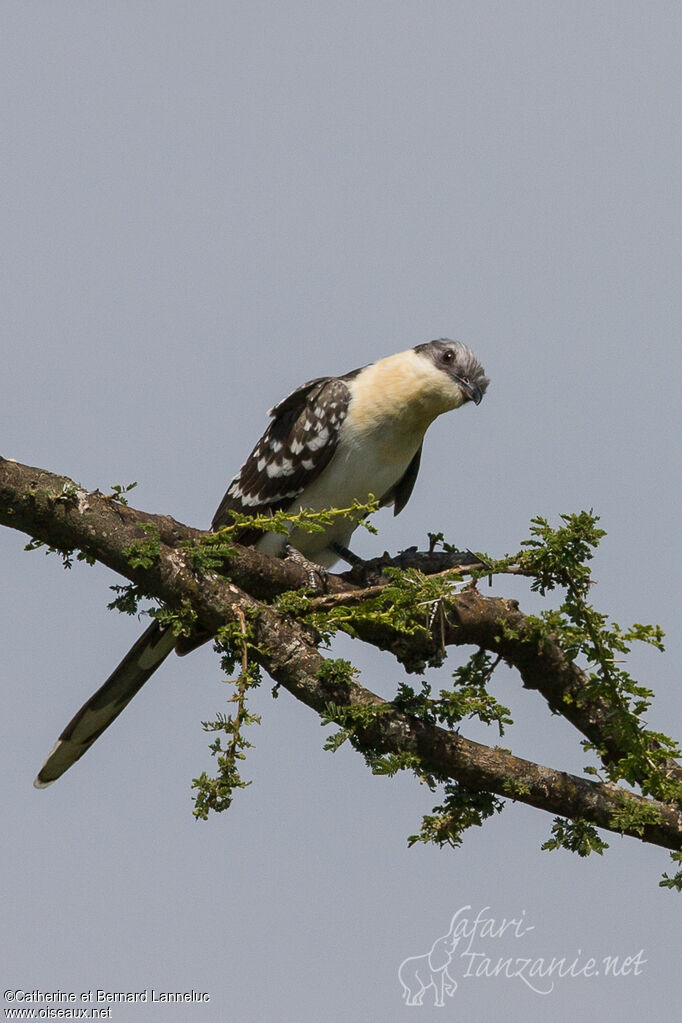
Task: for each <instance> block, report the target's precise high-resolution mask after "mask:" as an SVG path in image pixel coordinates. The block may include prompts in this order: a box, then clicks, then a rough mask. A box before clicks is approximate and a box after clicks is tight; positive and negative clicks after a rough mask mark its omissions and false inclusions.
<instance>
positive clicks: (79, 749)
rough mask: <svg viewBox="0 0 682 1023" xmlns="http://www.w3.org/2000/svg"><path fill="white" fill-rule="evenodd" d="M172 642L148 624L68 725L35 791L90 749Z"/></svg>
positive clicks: (168, 634) (160, 629)
mask: <svg viewBox="0 0 682 1023" xmlns="http://www.w3.org/2000/svg"><path fill="white" fill-rule="evenodd" d="M175 639H176V638H175V636H174V635H173V633H172V631H171V630H170V629H164V628H163V627H162V626H161V625H159V623H158V622H156V621H155V622H152V624H151V625H150V626H149V628H148V629H147V630H146V631H145V632H144V633H143V634H142V635H141V636H140V638H139V639H138V641H137V643H136V644H135V646H133V647H131V649H130V650H129V651H128V653H127V654H126V655H125V657H124V658H123V660H122V661H121V663H120V664H119V666H118V667H117V668H116V669H115V670H114V671H113V672H112V673H111V675H110V676H109V678H108V679H107V680H106V682H105V683H104V685H102V686H100V688H99V689H98V690H97V692H96V693H93V695H92V696H91V697H90V699H89V700H87V701H86V702H85V703H84V704H83V706H82V707H81V709H80V710H79V711H78V713H77V714H76V715H75V717H74V718H72V720H71V721H70V722H69V723H68V725H67V726H66V728H65V729H64V731H63V732H62V734H61V735H60V736H59V739H58V740H57V742H56V744H55V747H54V749H53V750H52V752H51V753H50V755H49V757H48V758H47V760H46V761H45V763H44V764H43V766H42V767H41V769H40V771H39V773H38V777H37V778H36V780H35V781H34V783H33V784H34V785H35V787H36V788H38V789H43V788H46V787H47V786H48V785H51V784H52V782H53V781H56V780H57V778H59V776H60V775H62V774H63V773H64V771H66V770H68V769H69V767H71V765H72V764H75V762H76V761H77V760H79V759H80V758H81V757H82V756H83V754H84V753H86V752H87V751H88V750H89V749H90V747H91V746H92V744H93V742H94V741H95V740H96V739H98V738H99V736H100V735H101V734H102V732H103V731H104V730H105V728H108V727H109V725H110V724H111V723H112V721H115V720H116V718H117V717H118V715H119V714H120V713H121V711H122V710H123V709H124V708H125V707H126V706H127V705H128V704H129V703H130V701H131V700H132V698H133V696H135V693H137V692H138V690H140V689H141V688H142V686H143V685H144V684H145V682H146V681H147V679H148V678H149V676H150V675H152V674H153V673H154V672H155V671H156V669H157V668H158V667H159V665H160V664H161V662H162V661H164V660H165V659H166V657H168V654H169V653H170V652H171V650H172V649H173V647H174V646H175Z"/></svg>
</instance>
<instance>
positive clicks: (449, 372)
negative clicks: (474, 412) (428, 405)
mask: <svg viewBox="0 0 682 1023" xmlns="http://www.w3.org/2000/svg"><path fill="white" fill-rule="evenodd" d="M414 350H415V352H416V353H417V354H418V355H419V356H421V357H422V358H424V359H428V360H429V361H430V363H432V364H433V366H434V367H435V368H436V369H437V370H438V371H440V372H442V373H444V374H445V378H446V379H447V387H448V390H450V391H451V394H452V401H453V407H458V406H460V405H464V403H465V402H467V401H473V402H474V404H475V405H479V404H480V403H481V401H482V399H483V395H484V394H485V392H486V390H487V388H488V384H489V383H490V381H489V380H488V378H487V376H486V375H485V370H484V369H483V366H481V364H480V362H479V361H478V359H477V358H476V356H475V355H474V353H473V352H472V351H471V349H470V348H467V346H466V345H463V344H462V342H461V341H451V340H450V339H449V338H446V337H444V338H439V339H438V340H437V341H427V342H426V343H425V344H423V345H417V346H416V348H415V349H414Z"/></svg>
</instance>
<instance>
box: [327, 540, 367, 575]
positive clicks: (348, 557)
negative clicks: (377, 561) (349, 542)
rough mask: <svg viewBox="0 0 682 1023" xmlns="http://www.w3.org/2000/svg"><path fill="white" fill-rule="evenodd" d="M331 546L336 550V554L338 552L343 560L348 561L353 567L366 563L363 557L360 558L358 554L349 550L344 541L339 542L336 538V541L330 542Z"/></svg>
mask: <svg viewBox="0 0 682 1023" xmlns="http://www.w3.org/2000/svg"><path fill="white" fill-rule="evenodd" d="M329 546H330V548H331V550H333V551H334V554H338V556H339V557H340V558H342V559H343V561H346V562H348V564H349V565H350V566H351V568H355V566H356V565H364V564H365V562H364V561H363V559H362V558H359V557H358V556H357V554H353V552H352V551H349V550H348V548H347V547H344V546H343V544H342V543H337V542H336V540H334V542H333V543H330V544H329Z"/></svg>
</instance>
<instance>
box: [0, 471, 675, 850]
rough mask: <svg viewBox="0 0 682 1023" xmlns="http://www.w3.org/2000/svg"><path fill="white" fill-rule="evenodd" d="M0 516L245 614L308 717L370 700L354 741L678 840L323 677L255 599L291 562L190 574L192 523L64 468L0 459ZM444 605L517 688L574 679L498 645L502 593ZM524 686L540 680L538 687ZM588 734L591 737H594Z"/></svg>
mask: <svg viewBox="0 0 682 1023" xmlns="http://www.w3.org/2000/svg"><path fill="white" fill-rule="evenodd" d="M0 522H1V523H4V524H5V525H8V526H10V527H12V528H16V529H19V530H21V531H23V532H25V533H28V534H29V535H30V536H33V537H36V538H37V539H40V540H43V541H44V542H46V543H48V544H51V545H52V546H57V547H60V548H69V549H72V548H79V549H81V550H85V551H87V552H88V553H89V554H91V555H92V556H93V557H95V558H96V559H97V560H99V561H101V562H102V563H103V564H105V565H108V566H109V567H110V568H112V569H113V570H114V571H116V572H118V573H119V574H121V575H123V576H124V577H126V578H127V579H129V580H130V581H131V582H133V583H135V584H137V585H138V586H139V587H140V588H141V589H142V590H143V591H144V592H146V593H148V594H149V595H150V596H154V597H156V598H158V599H159V600H161V601H163V602H165V603H167V604H169V605H170V606H174V607H178V606H180V605H181V604H182V603H183V602H184V601H189V602H190V603H191V605H192V607H193V608H194V610H195V612H196V614H197V616H198V619H199V622H200V623H201V625H202V626H203V627H204V628H205V629H206V630H208V631H209V632H210V633H212V634H214V633H215V632H217V631H218V629H219V628H220V627H221V625H223V624H224V623H225V622H229V621H234V620H235V619H238V620H239V619H241V617H242V616H243V615H244V614H246V615H247V617H248V619H249V621H250V622H251V623H252V625H253V628H254V644H255V648H256V649H257V651H258V652H257V658H258V660H259V661H260V663H261V664H262V665H263V667H264V668H265V669H266V671H267V672H268V673H269V674H270V675H271V677H272V678H273V679H274V680H275V681H276V682H278V683H280V684H281V685H282V686H284V687H285V688H286V689H288V690H289V692H291V693H292V694H293V695H294V696H296V697H297V698H298V699H300V700H301V701H302V702H304V703H305V704H307V705H308V706H309V707H311V708H312V709H314V710H315V711H317V712H318V713H320V714H324V713H325V710H326V708H327V706H328V705H329V704H330V703H333V704H336V705H340V706H355V707H366V706H368V705H370V706H373V707H378V706H381V707H382V712H381V713H379V714H378V715H376V716H375V717H374V718H373V720H372V723H371V724H370V725H368V726H366V727H365V728H359V729H358V736H359V738H360V741H361V742H363V743H366V744H367V745H368V747H371V748H373V749H375V750H377V751H379V752H385V753H404V752H412V753H415V754H417V755H418V756H419V757H420V758H421V760H422V762H423V763H424V765H425V767H426V768H427V769H429V770H432V771H434V772H435V773H437V774H438V775H440V776H443V777H449V778H453V779H456V780H458V781H460V782H462V783H463V784H465V785H467V786H468V787H471V788H483V789H486V790H489V791H492V792H495V793H497V794H498V795H501V796H505V795H509V792H510V783H511V789H512V791H513V792H514V794H515V796H514V798H517V799H518V800H519V801H521V802H526V803H528V804H529V805H531V806H535V807H537V808H539V809H543V810H546V811H548V812H550V813H553V814H561V815H563V816H570V817H582V818H584V819H585V820H587V821H590V822H591V823H593V824H595V825H597V826H598V827H602V828H606V829H608V830H614V827H613V825H612V823H611V819H612V816H613V813H614V812H615V811H616V810H618V809H619V808H621V807H622V805H623V802H624V801H625V802H627V803H630V804H632V805H635V804H636V805H638V806H642V807H646V808H649V809H651V808H654V809H655V810H656V811H657V813H658V816H659V821H658V823H656V824H649V825H646V826H645V828H644V830H643V832H642V833H641V834H640V832H639V831H638V830H636V829H630V830H626V832H625V833H628V834H633V835H636V836H637V837H641V838H643V840H644V841H647V842H653V843H654V844H657V845H663V846H665V847H666V848H669V849H680V848H682V816H681V815H680V813H679V812H678V811H677V810H676V809H675V808H673V807H671V806H668V805H666V804H660V803H656V802H654V801H653V800H648V799H643V798H642V797H640V796H636V795H634V794H632V793H630V792H629V791H627V790H625V789H622V788H620V787H615V786H606V785H601V784H598V783H595V782H591V781H587V780H586V779H584V778H579V777H576V776H572V775H567V774H565V773H563V772H560V771H555V770H553V769H551V768H548V767H542V766H540V765H537V764H533V763H531V762H529V761H526V760H522V759H520V758H518V757H514V756H512V754H510V753H507V752H505V751H503V750H497V749H490V748H488V747H485V746H481V745H479V744H478V743H474V742H471V741H470V740H467V739H465V738H464V737H462V736H460V735H455V734H453V733H451V732H448V731H446V730H445V729H442V728H439V727H437V726H434V725H432V724H429V723H426V722H423V721H420V720H418V719H415V718H412V717H410V716H409V715H407V714H405V713H403V712H401V711H399V710H398V709H397V708H395V707H393V706H392V705H386V704H385V702H384V701H382V700H381V699H380V698H379V697H378V696H376V695H375V694H374V693H372V692H371V691H370V690H368V689H366V688H364V687H363V686H361V685H360V684H359V683H357V682H356V681H350V682H348V681H346V682H343V683H338V682H337V683H334V682H330V681H324V682H323V681H322V680H321V679H320V677H319V672H320V669H321V668H322V666H323V664H324V658H323V657H322V656H321V655H320V653H319V652H318V650H317V648H316V636H315V635H314V634H313V633H312V632H311V630H310V629H308V628H306V627H305V625H301V623H299V622H297V621H295V620H293V619H292V618H291V617H289V616H286V615H282V614H279V613H278V612H277V611H275V610H274V609H273V608H271V607H268V606H267V605H265V604H263V603H261V602H260V601H259V599H257V598H258V597H259V596H268V597H270V596H273V595H274V594H275V593H278V592H282V591H283V590H285V589H289V588H292V586H293V587H294V588H295V587H299V586H301V585H307V584H308V577H307V573H306V572H305V570H304V569H303V570H302V569H301V568H300V567H299V566H297V565H289V564H287V563H284V562H278V561H273V560H272V559H269V558H267V557H264V556H262V555H259V554H258V553H257V552H255V551H253V550H251V549H248V548H240V549H238V552H237V553H236V554H235V555H234V556H233V557H231V558H229V559H228V566H227V567H228V570H229V572H230V574H231V579H230V580H227V579H225V578H223V577H222V576H219V575H217V574H216V573H212V572H208V573H203V574H201V573H198V572H196V571H195V570H194V569H193V568H192V567H191V565H190V563H189V561H188V558H187V557H186V555H185V554H184V552H183V551H182V549H181V548H179V546H178V545H179V543H180V542H181V541H182V540H187V539H193V538H196V537H199V536H201V535H203V534H202V532H201V531H199V530H194V529H191V528H190V527H187V526H183V525H182V524H181V523H178V522H175V521H174V520H173V519H171V518H170V517H167V516H154V515H148V514H145V513H142V512H139V511H135V510H134V509H131V508H127V507H124V506H122V505H120V504H118V503H116V502H114V501H112V500H111V499H109V498H107V497H105V496H103V495H102V494H100V493H99V492H94V493H88V492H86V491H84V490H82V489H81V488H78V487H74V485H73V484H72V483H71V481H70V480H67V479H66V478H64V477H59V476H55V475H53V474H51V473H46V472H44V471H42V470H39V469H33V468H30V467H26V466H20V465H18V464H17V463H15V462H8V461H6V460H4V459H1V458H0ZM145 522H146V523H154V525H155V526H156V527H157V529H158V531H159V535H160V538H161V544H160V550H159V554H158V557H157V558H156V560H155V561H154V562H153V564H152V565H151V566H150V567H149V568H142V567H136V568H131V566H130V561H129V556H128V553H127V551H128V550H129V548H130V546H131V544H132V543H133V542H134V541H135V540H140V539H141V538H145V536H146V534H145V533H144V531H143V530H142V529H141V526H140V523H145ZM301 577H303V578H301ZM238 581H239V582H242V583H243V584H244V585H245V586H246V585H248V586H249V589H250V591H251V592H250V593H246V592H244V590H243V589H242V588H241V587H240V585H238ZM348 585H349V584H348V582H347V581H345V580H342V579H337V580H336V581H335V580H334V577H330V580H329V587H330V588H331V587H335V588H337V589H338V590H341V589H347V588H348ZM452 607H453V608H454V609H455V610H456V612H457V616H458V620H457V622H456V623H452V622H450V623H448V630H450V631H449V632H448V637H447V638H448V641H449V642H470V643H471V642H473V643H478V644H480V645H483V646H486V647H487V648H488V649H499V650H500V652H501V653H503V656H505V657H507V659H509V660H510V661H514V658H516V661H514V663H517V662H518V663H517V667H519V670H521V671H522V674H524V672H525V674H524V681H525V682H526V684H527V685H528V684H530V682H533V681H535V680H536V676H537V675H541V676H542V685H543V686H544V687H545V689H547V692H549V693H554V692H555V690H553V689H552V685H554V684H555V680H554V679H553V678H552V676H551V674H550V675H549V676H548V677H546V678H545V675H544V673H545V672H549V673H552V672H553V673H555V674H556V676H557V679H558V681H557V682H556V685H557V689H556V692H564V691H566V688H565V687H566V685H567V684H574V676H572V675H571V673H570V665H569V666H567V665H566V664H564V663H562V661H561V660H556V659H553V658H554V655H552V657H549V658H547V656H546V652H545V651H542V652H540V653H538V651H537V650H535V651H534V652H533V651H532V650H531V649H528V650H526V649H525V648H524V647H523V644H522V648H523V656H521V655H520V654H519V651H518V650H517V649H516V647H515V646H514V644H513V643H512V641H509V643H510V644H511V646H510V647H509V648H507V646H505V641H503V640H501V639H500V638H499V635H498V633H499V631H500V626H499V622H500V615H501V614H502V615H504V614H507V615H509V614H514V613H516V614H519V615H520V612H518V610H517V608H516V605H515V603H514V602H511V601H502V600H501V599H500V598H483V597H481V595H480V594H478V593H477V591H475V590H473V589H470V590H467V591H465V592H464V593H462V594H459V595H458V596H457V597H455V598H453V605H452ZM520 619H521V620H519V621H517V622H516V624H517V625H522V624H523V622H522V619H523V616H522V615H520ZM452 630H454V631H452ZM458 630H460V631H458ZM465 636H466V637H467V638H466V639H465V638H464V637H465ZM526 646H529V644H526ZM533 656H534V657H535V658H536V660H537V661H538V663H539V664H540V667H539V668H538V667H537V665H535V664H534V662H533ZM543 657H545V660H542V658H543ZM575 670H576V671H577V669H575ZM566 672H568V675H569V677H568V679H567V678H566V677H565V673H566ZM528 680H530V682H529V681H528ZM533 688H540V685H537V686H535V685H534V686H533ZM543 691H544V690H543ZM545 695H547V694H546V693H545ZM552 699H553V700H554V701H555V706H556V709H557V710H561V712H562V713H567V708H566V707H565V706H564V705H563V704H562V705H561V706H560V705H559V700H558V697H557V696H556V695H553V697H552ZM567 716H568V714H567ZM574 723H575V722H574ZM579 727H580V726H579ZM600 740H602V741H603V736H600ZM521 793H522V794H521Z"/></svg>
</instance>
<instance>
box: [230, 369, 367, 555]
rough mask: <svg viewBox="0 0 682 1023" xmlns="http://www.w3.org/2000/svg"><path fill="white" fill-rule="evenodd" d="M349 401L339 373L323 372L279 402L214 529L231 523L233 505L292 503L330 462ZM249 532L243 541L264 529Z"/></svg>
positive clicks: (245, 509)
mask: <svg viewBox="0 0 682 1023" xmlns="http://www.w3.org/2000/svg"><path fill="white" fill-rule="evenodd" d="M349 400H350V392H349V390H348V387H347V386H346V384H345V383H344V381H343V380H342V379H341V378H339V377H322V378H320V379H317V380H310V381H309V382H308V383H306V384H303V386H302V387H299V388H297V389H296V390H295V391H293V392H292V393H291V394H290V395H288V396H287V397H286V398H284V399H283V400H282V401H280V402H279V403H278V404H277V405H275V407H274V408H273V409H272V410H271V412H270V415H271V416H272V417H273V419H272V422H271V423H270V425H269V426H268V428H267V430H266V431H265V433H264V434H263V436H262V437H261V439H260V440H259V441H258V443H257V444H256V446H255V448H254V449H253V451H252V452H251V454H250V455H249V457H248V458H247V460H246V462H245V463H244V465H243V466H242V467H241V469H240V470H239V472H238V473H237V475H236V476H235V478H234V479H233V480H232V482H231V483H230V485H229V487H228V488H227V491H226V493H225V496H224V497H223V499H222V501H221V502H220V506H219V508H218V510H217V512H216V513H215V515H214V517H213V522H212V524H211V528H212V529H214V530H216V529H219V528H220V527H221V526H225V525H229V524H230V522H231V521H232V517H231V516H230V511H231V510H234V511H238V512H242V513H244V514H247V515H259V514H262V513H268V512H273V511H277V510H279V509H280V508H288V507H289V505H291V504H292V502H294V501H295V500H296V498H297V497H298V496H299V495H300V494H301V493H302V492H303V490H305V488H306V487H307V486H309V485H310V484H311V483H312V482H313V480H315V479H316V478H317V477H318V476H319V475H320V473H321V472H322V470H323V469H324V468H325V466H326V465H328V463H329V461H330V459H331V457H332V455H333V454H334V451H335V450H336V445H337V442H338V431H339V427H340V425H341V423H342V422H343V420H344V419H345V418H346V414H347V411H348V402H349ZM251 533H254V531H253V530H250V531H248V532H247V533H245V534H244V535H242V536H241V537H240V540H241V542H242V543H254V542H255V540H256V539H258V535H260V534H257V533H256V534H255V535H253V536H251V535H250V534H251Z"/></svg>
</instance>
